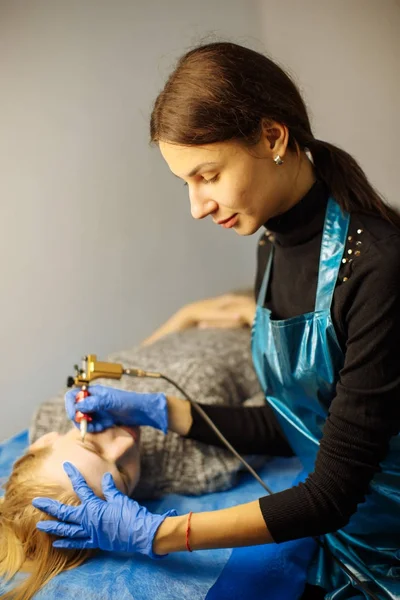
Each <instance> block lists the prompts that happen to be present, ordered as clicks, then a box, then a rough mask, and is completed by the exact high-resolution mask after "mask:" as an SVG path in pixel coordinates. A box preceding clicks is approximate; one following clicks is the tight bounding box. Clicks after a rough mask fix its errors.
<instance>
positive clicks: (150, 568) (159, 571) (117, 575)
mask: <svg viewBox="0 0 400 600" xmlns="http://www.w3.org/2000/svg"><path fill="white" fill-rule="evenodd" d="M27 445H28V432H27V431H23V432H21V433H20V434H18V435H16V436H14V437H12V438H11V439H9V440H7V441H6V442H3V443H2V444H0V481H1V482H3V481H5V480H6V479H7V477H8V475H9V473H10V471H11V467H12V464H13V462H14V461H15V460H16V459H17V458H19V456H21V455H22V454H23V453H24V452H25V450H26V448H27ZM299 471H300V463H299V462H298V460H297V459H295V458H290V459H284V458H275V459H272V460H270V461H268V462H267V463H266V464H265V465H264V467H263V469H261V470H260V475H261V477H262V478H263V480H264V481H265V482H266V483H267V484H268V485H269V486H270V487H271V488H272V490H273V491H275V492H277V491H280V490H282V489H285V488H287V487H290V486H291V485H292V484H293V482H294V481H295V479H296V477H297V475H298V473H299ZM2 493H3V490H1V492H0V495H1V494H2ZM261 495H264V492H263V489H262V488H261V486H260V484H259V483H257V481H255V480H254V479H253V478H251V476H250V475H247V474H246V475H244V476H243V477H242V479H241V481H240V483H239V484H238V485H237V486H236V487H235V488H233V489H231V490H228V491H225V492H219V493H213V494H205V495H203V496H183V495H175V494H174V495H168V496H166V497H164V498H163V499H161V500H157V501H151V502H147V503H145V504H146V506H147V507H148V508H150V509H151V510H152V511H154V512H160V513H161V512H164V511H166V510H168V509H170V508H175V509H176V510H177V511H178V514H186V513H188V512H189V511H191V510H192V511H193V512H196V511H206V510H214V509H218V508H225V507H230V506H234V505H235V504H239V503H244V502H250V501H251V500H255V499H256V498H258V497H259V496H261ZM289 545H290V543H289ZM271 547H272V545H271V546H258V547H257V548H241V549H236V550H234V551H232V550H231V549H224V550H207V551H200V552H194V553H189V552H180V553H176V554H170V555H169V556H168V557H166V558H165V559H163V560H157V561H154V560H151V559H149V558H147V557H144V556H141V555H135V556H134V557H126V556H115V555H114V556H112V555H110V554H107V553H99V554H98V555H97V556H96V557H95V558H93V559H91V560H89V561H87V562H86V563H84V564H83V565H81V566H80V567H79V568H77V569H74V570H73V571H69V572H64V573H61V574H60V575H58V576H57V577H55V578H54V579H53V580H52V581H51V582H50V583H49V584H48V585H47V586H46V587H45V588H43V589H42V590H41V591H40V592H39V593H38V594H36V596H35V600H53V599H56V598H57V599H58V598H85V600H103V599H105V598H107V599H109V600H113V599H118V600H153V599H154V598H157V600H171V599H175V598H176V599H179V600H204V599H207V600H214V599H215V600H217V599H218V600H225V599H226V600H228V599H229V600H235V599H236V598H237V599H239V598H240V599H241V600H242V599H243V598H244V597H247V598H252V600H263V599H266V598H268V597H269V589H270V584H271V578H273V576H274V573H273V565H272V568H268V569H267V568H266V565H267V564H268V561H267V556H268V552H269V551H270V549H271ZM285 547H286V550H288V544H281V545H280V546H279V548H282V551H283V550H284V549H285ZM311 552H312V547H311V546H309V545H308V544H307V543H305V546H304V551H303V552H301V553H299V552H297V551H296V557H297V559H298V561H297V562H298V564H296V561H290V562H287V558H286V554H285V552H283V554H285V556H283V558H282V560H285V561H286V562H285V567H286V568H287V578H288V580H290V579H293V577H294V578H295V577H296V576H298V575H299V576H300V577H301V576H302V574H303V572H304V564H306V563H307V561H308V560H309V558H310V553H311ZM288 554H289V555H290V549H289V553H288ZM275 560H278V561H279V560H280V557H279V555H278V557H275ZM304 561H305V562H304ZM302 562H303V563H304V564H302ZM296 569H297V570H298V572H297V571H296ZM18 577H19V576H18ZM2 591H3V592H4V591H5V590H4V587H3V588H2V586H1V582H0V593H1V592H2ZM283 597H285V596H284V595H283V596H282V598H283Z"/></svg>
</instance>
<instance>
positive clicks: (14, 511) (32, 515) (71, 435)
mask: <svg viewBox="0 0 400 600" xmlns="http://www.w3.org/2000/svg"><path fill="white" fill-rule="evenodd" d="M66 460H68V461H71V462H72V463H73V464H74V465H76V467H78V469H79V470H80V471H81V473H82V474H83V476H84V477H85V479H86V481H87V482H88V483H89V485H90V486H91V487H92V488H93V490H94V491H95V493H96V494H97V495H98V496H100V497H103V494H102V491H101V479H102V476H103V474H104V473H105V472H109V473H111V474H112V476H113V479H114V482H115V485H116V487H117V488H118V489H119V490H120V491H121V492H123V493H124V494H126V495H131V494H132V492H133V490H134V488H135V486H136V484H137V481H138V479H139V474H140V430H139V428H134V429H132V430H128V429H123V428H120V427H113V428H111V429H108V430H106V431H104V432H102V433H97V434H88V435H87V440H86V441H85V445H83V444H82V442H81V440H80V435H79V431H78V430H77V429H76V428H75V427H72V428H71V429H70V431H68V432H67V433H65V434H64V435H61V434H59V433H57V432H52V433H48V434H46V435H43V436H42V437H41V438H39V439H38V440H37V441H36V442H35V443H34V444H32V445H31V446H30V447H29V449H28V451H27V453H26V454H25V455H24V456H23V457H22V458H20V459H19V460H18V461H17V462H16V463H15V465H14V468H13V472H12V474H11V477H10V478H9V480H8V482H7V484H6V485H5V492H6V493H5V496H4V498H1V499H0V575H1V576H6V578H7V579H8V578H11V577H13V576H14V575H15V573H17V572H18V571H20V570H22V571H27V572H31V573H32V575H31V577H28V578H27V579H26V580H25V581H24V582H23V583H22V585H21V586H20V587H19V589H18V593H16V590H14V591H13V595H12V596H10V598H11V597H12V598H13V599H22V598H24V599H26V598H31V597H32V596H33V595H34V593H35V592H37V590H38V589H39V588H40V587H42V586H43V585H44V584H45V583H47V581H48V580H50V579H51V578H52V577H54V576H55V575H57V574H58V573H60V572H61V571H64V570H66V569H71V568H74V567H77V566H78V565H80V564H82V563H83V561H84V560H85V559H86V558H88V557H89V556H90V555H91V553H93V552H91V551H89V550H83V551H77V550H69V551H62V550H60V549H57V548H54V547H53V546H52V541H54V540H51V538H50V537H49V536H47V535H45V534H44V533H43V532H41V531H39V530H37V529H36V523H37V522H38V521H39V520H43V517H44V515H43V513H42V512H41V511H39V510H37V509H35V508H34V507H33V506H32V505H31V501H32V500H33V498H35V497H36V496H39V495H40V494H43V493H45V494H46V495H47V496H48V497H50V498H54V499H57V500H60V501H62V502H67V503H69V504H73V505H78V504H80V501H79V500H78V497H77V496H76V494H75V492H74V491H73V488H72V486H71V483H70V481H69V479H68V477H67V475H66V474H65V472H64V470H63V468H62V464H63V462H64V461H66ZM7 597H8V596H7V595H5V596H3V598H7Z"/></svg>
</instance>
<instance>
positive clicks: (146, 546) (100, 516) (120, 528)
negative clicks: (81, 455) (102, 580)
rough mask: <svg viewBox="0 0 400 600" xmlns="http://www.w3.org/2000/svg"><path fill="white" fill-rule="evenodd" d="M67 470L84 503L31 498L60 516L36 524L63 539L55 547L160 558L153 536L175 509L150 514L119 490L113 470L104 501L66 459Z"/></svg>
mask: <svg viewBox="0 0 400 600" xmlns="http://www.w3.org/2000/svg"><path fill="white" fill-rule="evenodd" d="M64 470H65V472H66V473H67V475H68V477H69V478H70V480H71V483H72V486H73V488H74V490H75V492H76V493H77V495H78V497H79V498H80V500H81V502H82V504H80V505H79V506H71V505H69V504H61V502H58V501H57V500H53V499H51V498H34V499H33V501H32V504H33V506H35V507H36V508H38V509H40V510H42V511H44V512H46V513H48V514H49V515H51V516H53V517H55V518H56V519H58V521H39V522H38V523H37V528H38V529H40V530H41V531H45V532H46V533H51V534H53V535H58V536H61V537H62V538H64V539H61V540H56V541H54V542H53V546H54V547H55V548H100V549H101V550H106V551H110V552H129V553H133V552H139V553H140V554H146V555H147V556H150V557H151V558H161V556H160V555H157V554H154V552H153V550H152V546H153V539H154V536H155V534H156V532H157V529H158V528H159V526H160V525H161V523H162V522H163V521H164V519H165V518H166V517H175V516H176V515H177V513H176V511H175V510H170V511H168V512H166V513H164V514H163V515H155V514H152V513H150V512H149V511H148V510H147V509H146V508H144V507H143V506H140V505H139V504H138V503H137V502H135V501H134V500H132V499H130V498H128V496H125V494H122V492H120V491H119V490H118V489H117V487H116V486H115V483H114V480H113V478H112V475H111V473H105V474H104V476H103V481H102V488H103V494H104V497H105V499H106V500H102V499H101V498H99V497H98V496H96V494H95V493H94V492H93V490H92V489H91V488H90V487H89V486H88V485H87V483H86V481H85V479H84V478H83V476H82V475H81V473H80V472H79V471H78V469H77V468H76V467H75V466H74V465H72V464H71V463H69V462H66V463H64ZM164 556H166V555H164Z"/></svg>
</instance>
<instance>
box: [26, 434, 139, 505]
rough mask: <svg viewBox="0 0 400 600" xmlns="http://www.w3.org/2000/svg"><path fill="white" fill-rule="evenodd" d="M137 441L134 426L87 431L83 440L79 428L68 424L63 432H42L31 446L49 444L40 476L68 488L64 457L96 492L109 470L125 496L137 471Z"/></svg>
mask: <svg viewBox="0 0 400 600" xmlns="http://www.w3.org/2000/svg"><path fill="white" fill-rule="evenodd" d="M139 444H140V429H139V428H138V427H133V428H124V429H122V428H121V427H111V428H110V429H106V430H105V431H102V432H101V433H92V434H91V433H87V435H86V437H85V443H84V444H82V442H81V438H80V432H79V430H78V429H77V428H76V427H72V429H71V430H70V431H68V433H66V434H64V435H61V434H59V433H57V432H55V431H54V432H52V433H48V434H46V435H44V436H42V437H41V438H39V439H38V440H37V441H36V442H35V443H34V444H32V446H31V449H36V448H40V447H43V446H50V447H51V449H52V452H51V454H50V456H48V457H47V458H46V459H45V461H44V462H43V466H42V470H43V477H45V478H46V479H49V480H50V481H52V482H57V483H61V485H63V486H64V487H65V488H66V489H68V490H72V485H71V482H70V480H69V478H68V476H67V475H66V473H65V472H64V469H63V467H62V463H63V462H64V461H66V460H67V461H69V462H71V463H72V464H74V465H75V466H76V467H77V468H78V469H79V471H80V472H81V473H82V475H83V477H84V478H85V479H86V481H87V483H88V485H89V486H90V487H91V488H92V489H93V491H94V492H95V494H97V495H98V496H100V495H102V489H101V480H102V477H103V474H104V473H107V472H109V473H111V474H112V476H113V478H114V481H115V484H116V486H117V487H118V489H119V490H121V492H123V493H124V494H127V495H128V496H129V495H130V494H131V493H132V492H133V490H134V488H135V486H136V484H137V482H138V480H139V475H140V452H139Z"/></svg>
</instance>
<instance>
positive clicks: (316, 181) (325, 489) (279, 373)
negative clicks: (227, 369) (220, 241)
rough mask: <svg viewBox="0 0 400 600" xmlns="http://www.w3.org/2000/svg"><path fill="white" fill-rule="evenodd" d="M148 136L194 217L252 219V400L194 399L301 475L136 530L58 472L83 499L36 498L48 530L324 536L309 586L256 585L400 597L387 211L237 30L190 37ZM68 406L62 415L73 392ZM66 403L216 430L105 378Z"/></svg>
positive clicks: (183, 544)
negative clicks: (69, 502)
mask: <svg viewBox="0 0 400 600" xmlns="http://www.w3.org/2000/svg"><path fill="white" fill-rule="evenodd" d="M151 140H152V142H154V143H156V144H157V145H158V146H159V148H160V151H161V153H162V155H163V157H164V159H165V160H166V162H167V163H168V166H169V168H170V169H171V171H172V172H173V174H174V175H176V176H177V177H179V178H181V179H182V180H184V182H185V185H187V186H188V189H189V198H190V205H191V212H192V215H193V217H194V218H196V219H202V218H205V217H207V216H210V217H211V218H212V219H213V221H214V222H215V223H217V224H219V225H221V226H222V227H224V228H226V229H233V230H234V231H235V232H236V233H238V234H239V235H251V234H253V233H255V232H256V231H258V230H259V229H260V228H262V227H265V231H264V232H263V234H262V236H261V239H260V243H259V253H258V270H257V278H256V298H257V308H256V314H255V318H254V324H253V336H252V352H253V361H254V366H255V369H256V371H257V374H258V377H259V380H260V383H261V385H262V387H263V390H264V392H265V397H266V405H265V407H261V408H260V407H253V408H231V407H217V406H209V407H204V408H205V410H206V412H207V414H208V415H209V416H210V417H211V419H212V420H213V421H214V423H215V424H216V425H217V426H218V427H219V428H220V430H221V431H222V433H223V434H224V435H225V436H226V437H227V438H228V440H229V441H230V442H231V443H232V444H233V445H234V446H235V447H236V449H237V450H238V451H239V452H241V453H254V452H260V453H264V454H265V453H268V454H272V455H273V454H275V455H291V454H295V455H297V456H298V457H299V458H300V460H301V462H302V464H303V466H304V472H303V474H302V480H301V481H299V483H298V484H297V485H294V486H293V487H292V488H290V489H288V490H285V491H283V492H280V493H277V494H274V495H272V496H265V497H262V498H260V499H259V500H257V501H254V502H251V503H249V504H244V505H240V506H235V507H232V508H229V509H225V510H223V511H211V512H207V513H195V514H193V515H192V514H191V513H190V514H189V515H183V516H169V517H166V518H164V520H162V521H161V524H160V518H159V517H158V516H156V515H151V514H146V515H144V516H143V515H142V514H140V515H139V513H140V507H139V506H136V507H135V508H132V511H133V512H134V511H137V514H138V515H139V517H140V518H138V519H136V521H135V523H136V525H135V529H134V530H133V529H132V520H134V519H133V517H132V515H133V512H132V515H131V514H129V515H126V516H124V515H122V516H120V517H118V520H116V517H115V516H114V515H116V514H118V511H117V510H114V509H113V504H112V502H110V501H109V502H103V503H102V504H101V507H99V503H98V502H94V501H93V498H92V496H91V495H90V491H89V490H88V488H87V486H86V484H85V482H84V481H83V480H82V478H81V476H80V474H79V472H77V471H76V470H74V471H72V470H70V471H69V473H70V478H71V480H72V483H73V485H74V488H75V489H79V490H81V494H82V497H81V499H82V507H80V509H79V512H77V509H76V508H73V507H71V508H69V507H68V506H66V505H60V504H59V503H54V502H53V503H51V502H50V503H49V502H47V500H43V499H41V500H38V501H36V502H37V506H38V507H39V508H42V510H44V511H46V512H47V513H49V514H50V515H52V516H53V517H55V518H56V519H58V522H57V523H56V524H54V521H51V522H50V524H49V525H48V531H49V532H52V533H55V534H57V535H59V536H61V538H62V537H67V538H68V539H66V540H63V539H61V540H59V541H58V542H57V545H58V546H64V547H65V548H79V547H95V546H100V547H103V548H105V549H111V550H117V551H118V550H121V549H125V550H129V551H132V552H134V551H138V552H146V553H148V554H151V555H152V556H154V555H161V554H166V553H168V552H174V551H179V550H184V549H185V548H187V549H188V550H189V549H190V550H199V549H206V548H222V547H237V546H254V545H260V544H271V546H270V548H271V552H270V555H269V557H270V558H269V560H273V554H274V552H278V551H279V547H280V544H281V543H282V542H289V541H294V542H293V543H294V545H293V546H291V548H292V555H291V556H292V558H293V562H295V561H296V556H298V557H300V556H301V555H302V554H304V553H306V552H309V548H310V546H307V543H309V542H310V541H312V540H310V538H311V537H313V536H321V540H322V546H323V549H322V546H321V544H320V545H319V546H318V545H315V547H314V549H313V553H312V554H313V558H312V561H311V563H310V564H309V566H308V568H307V582H308V587H307V586H306V589H305V591H304V585H305V582H304V581H303V582H302V586H301V587H300V588H299V587H297V588H290V584H291V582H290V581H287V585H288V586H289V587H288V589H291V590H292V591H291V592H290V593H289V592H288V593H287V595H286V596H285V595H282V593H281V595H280V596H279V595H277V593H276V594H275V593H274V591H273V590H272V589H270V588H269V587H268V579H267V580H266V583H265V585H266V597H268V598H278V597H279V600H281V598H284V597H285V598H289V597H290V598H298V597H300V595H301V594H302V593H303V592H304V597H311V596H312V597H317V596H318V597H324V596H325V594H327V595H326V596H325V597H326V598H333V597H334V598H335V600H339V599H340V600H344V599H346V600H347V599H349V598H364V597H367V598H368V597H375V598H391V599H394V598H398V597H400V582H399V576H398V572H399V557H400V518H399V514H400V513H399V511H400V436H399V423H400V402H399V398H400V364H399V360H398V351H397V344H398V342H399V340H400V289H399V284H398V281H399V273H400V216H399V215H398V214H397V213H396V212H395V210H394V209H392V208H390V207H389V206H388V205H386V204H385V203H384V202H383V201H382V199H381V198H380V196H379V195H378V193H377V192H376V191H375V190H374V189H373V187H372V186H371V184H370V183H369V182H368V180H367V178H366V176H365V174H364V172H363V171H362V169H361V167H360V166H359V165H358V163H357V162H356V160H355V159H354V158H353V157H352V156H350V155H349V154H348V153H347V152H345V151H343V150H341V149H339V148H337V147H336V146H334V145H332V144H330V143H327V142H324V141H321V140H317V139H315V137H314V135H313V133H312V130H311V126H310V122H309V118H308V115H307V111H306V108H305V105H304V102H303V100H302V98H301V96H300V93H299V91H298V90H297V88H296V86H295V85H294V83H293V82H292V81H291V79H290V78H289V77H288V75H287V74H286V73H285V72H284V71H283V70H282V69H281V68H280V67H279V66H278V65H277V64H275V63H274V62H272V61H271V60H270V59H268V58H266V57H265V56H263V55H262V54H259V53H257V52H255V51H253V50H250V49H247V48H244V47H242V46H239V45H236V44H233V43H213V44H207V45H203V46H200V47H198V48H195V49H194V50H191V51H190V52H188V53H187V54H185V55H184V56H183V57H182V58H181V59H180V60H179V62H178V64H177V67H176V68H175V70H174V72H173V73H172V74H171V75H170V77H169V79H168V81H167V82H166V84H165V87H164V89H163V90H162V92H161V93H160V94H159V96H158V98H157V100H156V102H155V106H154V109H153V113H152V116H151ZM377 153H378V155H381V154H382V152H381V146H380V145H377ZM213 302H214V304H213ZM214 309H215V310H214ZM207 310H208V311H209V312H210V311H211V312H213V310H214V312H213V317H215V313H218V311H220V315H221V316H222V315H223V316H224V317H225V318H227V317H229V314H230V311H231V312H232V314H235V315H236V316H238V317H239V318H240V317H241V316H242V317H243V321H244V322H249V320H251V316H249V315H250V313H251V311H250V310H249V306H248V305H246V304H244V305H243V307H242V308H241V307H240V306H239V307H238V305H230V304H229V303H225V304H222V308H221V302H220V301H219V300H218V299H216V300H215V301H209V304H208V305H207ZM241 310H242V311H243V315H241V314H240V311H241ZM238 311H239V315H238ZM206 312H207V311H206ZM197 313H199V314H197ZM204 319H205V320H207V315H206V316H204V304H201V303H200V304H195V305H193V306H192V307H191V310H189V312H188V311H187V310H186V312H185V313H184V314H182V313H180V314H179V315H178V316H177V317H175V319H173V320H172V322H171V323H170V326H169V328H167V330H168V331H171V330H173V329H174V328H176V329H179V328H181V327H185V326H186V324H187V323H188V322H191V323H193V322H196V320H197V321H202V320H204ZM66 404H67V409H68V411H69V414H70V415H72V418H73V414H74V397H73V394H71V393H69V395H68V394H67V397H66ZM80 410H82V411H83V412H91V413H92V416H93V421H92V422H91V423H89V426H90V427H92V428H97V429H93V431H100V430H101V429H102V427H106V426H109V424H110V423H115V424H118V423H123V424H125V425H146V424H150V425H152V426H154V427H159V428H160V429H163V430H166V428H167V427H169V428H170V429H171V430H173V431H175V432H178V433H180V434H181V435H185V436H188V437H191V438H194V439H197V440H200V441H202V442H205V443H208V444H219V443H220V442H219V440H218V439H217V438H216V436H215V435H214V434H213V432H212V431H210V430H209V429H208V427H207V426H206V424H205V423H203V422H202V421H201V420H200V419H199V417H198V415H197V413H196V412H195V411H193V412H192V408H191V405H190V404H189V403H188V402H187V401H185V400H183V399H180V398H175V397H170V396H168V397H165V396H163V395H162V394H159V395H154V396H153V395H140V394H139V395H138V394H136V395H135V394H127V395H124V396H121V395H120V394H118V393H116V392H115V391H114V390H112V389H111V388H109V389H108V391H106V390H104V392H103V393H102V394H101V395H97V396H96V395H93V397H91V398H89V399H87V400H85V402H84V403H81V404H80ZM99 511H103V512H102V514H104V515H105V516H104V518H102V517H99ZM135 514H136V512H135ZM124 519H125V520H124ZM93 523H95V524H96V530H95V533H94V528H93V526H92V524H93ZM42 527H43V522H42ZM273 542H274V543H275V544H272V543H273ZM313 543H314V542H313ZM274 548H275V550H274ZM334 557H336V558H337V559H339V560H340V561H341V565H339V564H338V563H337V561H336V560H335V558H334ZM343 564H344V565H345V570H343ZM286 566H287V565H286ZM346 568H347V569H348V570H349V571H350V572H351V573H352V574H353V575H354V576H356V577H357V580H356V582H355V580H354V577H349V574H348V573H346V572H345V571H346ZM284 571H285V572H283V573H282V579H285V576H286V579H287V580H288V579H290V577H289V576H288V575H287V573H286V567H285V568H284ZM357 581H358V583H357ZM314 586H315V587H314ZM290 594H291V595H290Z"/></svg>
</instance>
